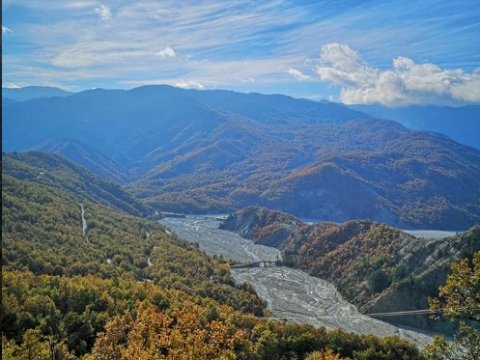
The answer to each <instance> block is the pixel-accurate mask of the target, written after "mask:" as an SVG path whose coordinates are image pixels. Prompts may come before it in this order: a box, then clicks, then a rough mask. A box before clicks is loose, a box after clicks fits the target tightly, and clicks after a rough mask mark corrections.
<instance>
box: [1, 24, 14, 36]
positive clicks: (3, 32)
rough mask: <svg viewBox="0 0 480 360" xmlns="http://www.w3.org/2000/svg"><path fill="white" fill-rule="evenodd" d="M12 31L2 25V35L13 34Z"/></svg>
mask: <svg viewBox="0 0 480 360" xmlns="http://www.w3.org/2000/svg"><path fill="white" fill-rule="evenodd" d="M11 32H12V30H10V29H9V28H8V27H6V26H3V25H2V35H4V34H8V33H11Z"/></svg>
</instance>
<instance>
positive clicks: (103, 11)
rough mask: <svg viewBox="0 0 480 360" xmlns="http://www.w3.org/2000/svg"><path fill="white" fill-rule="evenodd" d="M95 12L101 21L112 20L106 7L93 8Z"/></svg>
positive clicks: (110, 13)
mask: <svg viewBox="0 0 480 360" xmlns="http://www.w3.org/2000/svg"><path fill="white" fill-rule="evenodd" d="M95 12H96V13H97V14H98V15H100V18H101V19H102V20H103V21H110V20H111V19H112V12H111V11H110V8H109V7H108V6H106V5H100V6H99V7H97V8H95Z"/></svg>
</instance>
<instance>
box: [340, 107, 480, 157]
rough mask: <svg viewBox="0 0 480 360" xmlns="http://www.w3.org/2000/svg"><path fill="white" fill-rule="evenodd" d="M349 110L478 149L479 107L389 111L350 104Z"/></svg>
mask: <svg viewBox="0 0 480 360" xmlns="http://www.w3.org/2000/svg"><path fill="white" fill-rule="evenodd" d="M349 107H350V108H351V109H355V110H358V111H362V112H365V113H367V114H370V115H372V116H374V117H376V118H381V119H390V120H395V121H398V122H399V123H400V124H402V125H404V126H406V127H408V128H409V129H414V130H423V131H435V132H438V133H441V134H444V135H447V136H449V137H450V138H452V139H453V140H455V141H458V142H459V143H461V144H465V145H469V146H472V147H474V148H476V149H480V105H469V106H463V107H451V106H433V105H430V106H427V105H425V106H420V105H416V106H405V107H397V108H389V107H384V106H381V105H353V106H349Z"/></svg>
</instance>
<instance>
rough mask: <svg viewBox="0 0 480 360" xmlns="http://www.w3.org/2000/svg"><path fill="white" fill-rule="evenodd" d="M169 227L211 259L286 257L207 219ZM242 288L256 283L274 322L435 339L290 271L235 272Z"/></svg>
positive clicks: (172, 221) (422, 341)
mask: <svg viewBox="0 0 480 360" xmlns="http://www.w3.org/2000/svg"><path fill="white" fill-rule="evenodd" d="M160 223H161V224H163V225H165V226H167V228H169V229H170V230H171V231H172V232H173V233H175V234H176V235H177V236H178V237H180V238H181V239H183V240H187V241H189V242H194V243H198V244H199V245H200V249H201V250H204V251H206V252H207V253H208V254H210V255H216V256H223V257H224V258H225V259H230V260H233V261H235V262H246V263H249V262H256V261H272V260H277V259H280V258H281V254H280V252H279V250H277V249H275V248H273V247H270V246H264V245H256V244H255V243H254V242H253V241H251V240H247V239H244V238H242V237H240V236H239V235H237V234H235V233H232V232H230V231H226V230H221V229H219V226H220V224H221V222H220V221H219V220H215V219H212V218H207V217H202V216H187V217H185V218H168V217H167V218H164V219H162V220H161V221H160ZM231 273H232V276H233V278H234V279H235V281H236V282H237V283H244V282H247V283H249V284H251V285H252V286H253V287H254V289H255V291H256V292H257V294H258V295H259V296H260V298H262V299H264V300H266V301H267V303H268V307H269V309H270V311H271V312H272V315H273V317H274V318H276V319H279V320H287V321H291V322H297V323H308V324H311V325H314V326H323V327H326V328H329V329H332V328H342V329H345V330H347V331H352V332H355V333H359V334H374V335H377V336H388V335H398V336H400V337H402V338H404V339H407V340H409V341H412V342H414V343H416V344H417V345H419V346H422V347H423V346H425V345H426V344H427V343H428V342H429V341H430V340H431V338H430V337H429V336H427V335H424V334H422V333H418V332H414V331H411V330H406V329H402V328H398V327H396V326H393V325H390V324H388V323H385V322H382V321H379V320H376V319H373V318H370V317H368V316H365V315H362V314H361V313H360V312H359V311H358V310H357V309H356V307H355V306H353V305H352V304H350V303H348V302H347V301H346V300H344V299H343V297H342V296H341V295H340V293H339V292H338V291H337V289H336V288H335V286H334V285H332V284H331V283H329V282H327V281H325V280H321V279H319V278H315V277H312V276H310V275H308V274H307V273H305V272H303V271H301V270H296V269H292V268H289V267H285V266H276V267H246V268H232V270H231Z"/></svg>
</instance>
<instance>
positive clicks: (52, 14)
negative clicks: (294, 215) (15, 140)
mask: <svg viewBox="0 0 480 360" xmlns="http://www.w3.org/2000/svg"><path fill="white" fill-rule="evenodd" d="M2 10H3V18H2V43H3V44H2V45H3V48H2V75H3V76H2V78H3V80H2V81H3V83H2V86H8V87H15V86H27V85H50V86H58V87H62V88H65V89H69V90H84V89H90V88H95V87H103V88H132V87H135V86H140V85H145V84H157V83H166V84H171V85H174V86H180V87H191V88H201V89H211V88H223V89H233V90H238V91H243V92H250V91H257V92H263V93H283V94H289V95H293V96H297V97H307V98H311V99H330V100H333V101H342V102H344V103H381V104H384V105H388V106H397V105H407V104H427V103H431V104H453V105H458V104H470V103H480V1H477V0H469V1H465V0H464V1H462V0H457V1H451V0H450V1H432V0H422V1H409V2H406V1H404V0H402V1H361V0H351V1H349V0H342V1H333V0H330V1H327V0H325V1H287V0H272V1H231V0H225V1H201V0H196V1H176V0H165V1H150V0H136V1H135V0H115V1H106V0H105V1H97V0H83V1H77V0H72V1H68V0H51V1H46V0H4V1H2Z"/></svg>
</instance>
